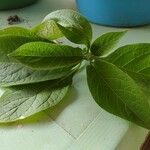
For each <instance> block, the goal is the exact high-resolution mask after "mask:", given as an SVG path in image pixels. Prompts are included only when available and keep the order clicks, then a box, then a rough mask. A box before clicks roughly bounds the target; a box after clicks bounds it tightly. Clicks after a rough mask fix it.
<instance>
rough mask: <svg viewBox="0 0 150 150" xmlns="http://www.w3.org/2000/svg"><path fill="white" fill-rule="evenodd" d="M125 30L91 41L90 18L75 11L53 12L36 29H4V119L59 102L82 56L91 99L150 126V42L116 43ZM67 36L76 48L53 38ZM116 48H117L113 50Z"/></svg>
mask: <svg viewBox="0 0 150 150" xmlns="http://www.w3.org/2000/svg"><path fill="white" fill-rule="evenodd" d="M125 33H126V31H122V32H110V33H106V34H104V35H101V36H100V37H99V38H97V39H96V40H95V41H94V42H93V43H92V42H91V41H92V28H91V25H90V24H89V22H88V21H87V20H86V19H85V18H84V17H82V16H81V15H80V14H79V13H77V12H75V11H73V10H58V11H55V12H52V13H51V14H50V15H49V16H48V18H47V19H46V20H45V21H44V22H43V23H41V24H39V25H37V26H36V27H34V28H32V29H25V28H22V27H10V28H6V29H3V30H0V85H1V87H5V88H4V89H5V92H4V94H3V95H2V96H1V98H0V122H1V123H5V122H12V121H16V120H19V119H24V118H26V117H28V116H31V115H33V114H35V113H38V112H40V111H43V110H45V109H48V108H50V107H53V106H55V105H56V104H57V103H59V102H60V101H61V100H62V99H63V98H64V97H65V95H66V94H67V92H68V90H69V87H70V86H71V84H72V79H73V76H74V75H75V74H76V72H77V71H78V70H79V69H80V64H81V63H82V62H83V61H88V62H89V63H88V65H87V66H86V70H87V82H88V86H89V89H90V92H91V94H92V96H93V99H94V100H95V101H96V102H97V104H98V105H99V106H100V107H102V108H103V109H105V110H106V111H108V112H110V113H112V114H114V115H117V116H119V117H121V118H124V119H126V120H129V121H131V122H134V123H136V124H138V125H140V126H142V127H145V128H147V129H150V43H138V44H131V45H126V46H123V47H120V48H118V49H116V50H114V48H115V45H116V44H117V42H118V41H119V40H120V39H121V37H122V36H123V35H124V34H125ZM61 37H65V38H67V39H68V40H70V41H71V42H73V43H75V44H79V45H80V44H82V45H84V47H83V48H81V47H80V46H78V47H73V46H70V45H65V44H60V43H58V42H55V40H57V39H58V38H61ZM112 49H113V50H112Z"/></svg>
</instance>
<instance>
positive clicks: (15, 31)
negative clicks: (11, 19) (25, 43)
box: [0, 26, 35, 37]
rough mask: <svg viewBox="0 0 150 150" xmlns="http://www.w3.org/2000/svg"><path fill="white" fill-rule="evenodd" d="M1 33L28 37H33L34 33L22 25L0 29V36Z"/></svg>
mask: <svg viewBox="0 0 150 150" xmlns="http://www.w3.org/2000/svg"><path fill="white" fill-rule="evenodd" d="M3 35H10V36H12V35H15V36H28V37H34V36H35V35H34V34H33V33H32V32H31V31H30V30H29V29H26V28H23V27H17V26H16V27H8V28H4V29H2V30H0V36H3Z"/></svg>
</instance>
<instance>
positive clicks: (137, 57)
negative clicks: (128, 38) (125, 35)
mask: <svg viewBox="0 0 150 150" xmlns="http://www.w3.org/2000/svg"><path fill="white" fill-rule="evenodd" d="M104 59H105V60H106V61H109V62H111V63H113V64H115V65H116V66H118V67H120V68H123V69H125V70H128V71H132V72H135V73H139V74H143V75H148V76H150V43H140V44H132V45H126V46H123V47H120V48H118V49H117V50H115V51H114V52H113V53H111V54H110V55H108V56H107V57H106V58H104Z"/></svg>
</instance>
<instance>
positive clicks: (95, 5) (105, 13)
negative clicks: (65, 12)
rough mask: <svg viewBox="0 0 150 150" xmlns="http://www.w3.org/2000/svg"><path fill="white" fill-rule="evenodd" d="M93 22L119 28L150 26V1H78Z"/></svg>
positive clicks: (80, 9)
mask: <svg viewBox="0 0 150 150" xmlns="http://www.w3.org/2000/svg"><path fill="white" fill-rule="evenodd" d="M76 3H77V7H78V9H79V11H80V12H81V13H82V14H83V15H84V16H85V17H86V18H87V19H88V20H89V21H91V22H94V23H97V24H102V25H109V26H117V27H118V26H119V27H132V26H140V25H146V24H150V0H76Z"/></svg>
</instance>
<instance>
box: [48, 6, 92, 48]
mask: <svg viewBox="0 0 150 150" xmlns="http://www.w3.org/2000/svg"><path fill="white" fill-rule="evenodd" d="M46 20H54V21H55V22H56V23H57V25H58V28H59V29H60V31H61V32H62V33H63V34H64V36H65V37H66V38H67V39H68V40H70V41H71V42H73V43H76V44H85V45H86V46H87V47H89V46H90V42H91V40H92V28H91V25H90V24H89V22H88V21H87V20H86V19H85V18H84V17H82V16H81V15H80V14H79V13H78V12H76V11H73V10H69V9H64V10H57V11H54V12H52V13H51V14H49V15H48V16H47V18H46Z"/></svg>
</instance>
